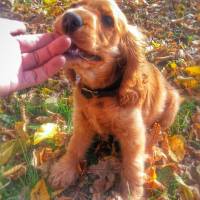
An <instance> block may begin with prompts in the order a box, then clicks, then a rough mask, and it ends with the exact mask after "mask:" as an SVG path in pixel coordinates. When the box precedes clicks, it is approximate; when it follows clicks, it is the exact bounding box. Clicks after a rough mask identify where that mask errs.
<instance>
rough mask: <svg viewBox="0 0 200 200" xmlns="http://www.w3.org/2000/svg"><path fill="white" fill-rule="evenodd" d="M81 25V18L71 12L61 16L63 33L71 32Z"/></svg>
mask: <svg viewBox="0 0 200 200" xmlns="http://www.w3.org/2000/svg"><path fill="white" fill-rule="evenodd" d="M82 25H83V20H82V18H81V17H80V16H79V15H77V14H75V13H72V12H68V13H66V14H65V15H64V16H63V21H62V26H63V30H64V32H65V33H73V32H75V31H76V30H77V29H79V28H80V27H81V26H82Z"/></svg>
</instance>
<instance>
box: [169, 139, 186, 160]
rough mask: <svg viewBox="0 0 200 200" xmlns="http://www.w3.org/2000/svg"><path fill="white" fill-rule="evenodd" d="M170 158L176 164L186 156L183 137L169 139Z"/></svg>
mask: <svg viewBox="0 0 200 200" xmlns="http://www.w3.org/2000/svg"><path fill="white" fill-rule="evenodd" d="M169 146H170V150H169V156H170V157H171V159H172V160H174V161H175V162H180V161H181V160H183V158H184V156H185V138H184V137H183V136H182V135H174V136H171V137H169Z"/></svg>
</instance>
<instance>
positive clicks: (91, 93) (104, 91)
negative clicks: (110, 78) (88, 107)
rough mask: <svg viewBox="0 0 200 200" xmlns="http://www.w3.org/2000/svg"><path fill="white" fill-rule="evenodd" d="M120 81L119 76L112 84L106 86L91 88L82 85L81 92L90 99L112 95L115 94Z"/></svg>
mask: <svg viewBox="0 0 200 200" xmlns="http://www.w3.org/2000/svg"><path fill="white" fill-rule="evenodd" d="M121 82H122V77H120V78H119V79H118V80H117V81H115V82H114V83H113V84H112V85H110V86H108V87H106V88H100V89H96V90H91V89H89V88H88V87H86V86H84V87H82V88H81V94H82V95H83V96H84V97H85V98H86V99H91V98H93V97H98V98H100V97H113V96H115V95H116V94H117V91H118V89H119V87H120V84H121Z"/></svg>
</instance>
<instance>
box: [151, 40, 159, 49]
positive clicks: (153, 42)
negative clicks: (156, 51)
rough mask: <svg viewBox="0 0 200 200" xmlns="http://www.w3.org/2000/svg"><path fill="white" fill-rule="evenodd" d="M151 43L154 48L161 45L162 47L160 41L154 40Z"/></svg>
mask: <svg viewBox="0 0 200 200" xmlns="http://www.w3.org/2000/svg"><path fill="white" fill-rule="evenodd" d="M151 44H152V46H153V47H154V48H159V47H161V44H160V43H158V42H156V41H152V42H151Z"/></svg>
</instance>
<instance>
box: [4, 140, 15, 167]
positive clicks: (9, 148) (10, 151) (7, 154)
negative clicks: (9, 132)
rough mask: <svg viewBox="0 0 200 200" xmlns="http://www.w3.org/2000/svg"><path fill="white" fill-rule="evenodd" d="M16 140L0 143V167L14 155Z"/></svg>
mask: <svg viewBox="0 0 200 200" xmlns="http://www.w3.org/2000/svg"><path fill="white" fill-rule="evenodd" d="M15 149H16V140H10V141H7V142H4V143H0V165H3V164H6V163H7V162H8V161H9V160H10V159H11V157H12V156H13V155H14V154H15Z"/></svg>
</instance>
